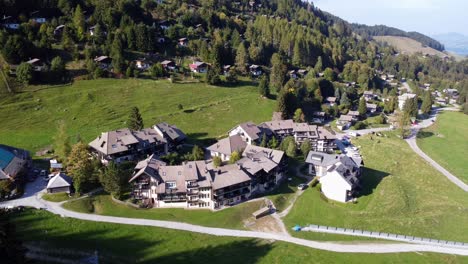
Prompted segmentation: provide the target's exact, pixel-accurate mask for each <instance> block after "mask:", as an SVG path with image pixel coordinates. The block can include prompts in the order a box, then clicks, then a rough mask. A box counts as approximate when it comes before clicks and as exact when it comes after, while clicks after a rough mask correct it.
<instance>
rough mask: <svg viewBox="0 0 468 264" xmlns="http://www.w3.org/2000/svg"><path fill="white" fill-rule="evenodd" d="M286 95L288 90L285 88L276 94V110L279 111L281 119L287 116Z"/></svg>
mask: <svg viewBox="0 0 468 264" xmlns="http://www.w3.org/2000/svg"><path fill="white" fill-rule="evenodd" d="M287 96H288V91H286V90H284V89H283V90H281V91H280V93H279V94H278V99H277V102H276V104H277V105H276V111H277V112H281V117H282V118H283V119H287V118H288V108H287V105H286V104H287Z"/></svg>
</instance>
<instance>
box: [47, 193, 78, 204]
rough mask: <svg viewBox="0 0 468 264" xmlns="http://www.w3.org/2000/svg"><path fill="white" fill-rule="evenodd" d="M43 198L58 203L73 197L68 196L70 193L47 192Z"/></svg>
mask: <svg viewBox="0 0 468 264" xmlns="http://www.w3.org/2000/svg"><path fill="white" fill-rule="evenodd" d="M42 199H44V200H46V201H50V202H56V203H58V202H63V201H66V200H68V199H71V198H70V197H69V196H68V193H45V194H44V195H42Z"/></svg>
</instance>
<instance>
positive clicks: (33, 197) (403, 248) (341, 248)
mask: <svg viewBox="0 0 468 264" xmlns="http://www.w3.org/2000/svg"><path fill="white" fill-rule="evenodd" d="M43 185H44V183H43V182H42V181H41V180H36V181H35V182H34V183H31V184H29V185H28V186H27V187H28V188H27V190H26V193H25V196H24V197H22V198H20V199H16V200H11V201H6V202H2V203H0V207H10V206H20V205H22V206H32V207H36V208H43V209H46V210H48V211H50V212H52V213H54V214H58V215H61V216H62V217H71V218H76V219H81V220H87V221H95V222H106V223H116V224H127V225H140V226H154V227H160V228H169V229H175V230H182V231H189V232H196V233H201V234H208V235H214V236H228V237H242V238H257V239H266V240H275V241H283V242H288V243H293V244H296V245H301V246H306V247H310V248H315V249H320V250H327V251H334V252H348V253H400V252H418V251H420V252H422V251H425V252H436V253H444V254H456V255H462V256H468V248H465V247H442V246H434V245H425V244H403V243H388V244H387V243H385V244H383V243H359V244H343V243H333V242H317V241H311V240H305V239H300V238H295V237H291V236H287V235H282V234H271V233H264V232H254V231H243V230H234V229H224V228H212V227H204V226H198V225H192V224H186V223H180V222H170V221H159V220H149V219H136V218H124V217H114V216H104V215H94V214H84V213H78V212H73V211H69V210H66V209H64V208H63V207H62V206H61V205H62V203H63V202H62V203H53V202H48V201H45V200H43V199H42V198H40V196H41V195H42V191H39V192H38V191H37V190H39V189H41V187H43Z"/></svg>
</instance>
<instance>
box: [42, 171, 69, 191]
mask: <svg viewBox="0 0 468 264" xmlns="http://www.w3.org/2000/svg"><path fill="white" fill-rule="evenodd" d="M71 191H72V179H71V178H70V177H69V176H67V175H65V174H64V173H58V174H57V175H55V176H54V177H52V179H50V180H49V183H48V184H47V193H61V192H66V193H71Z"/></svg>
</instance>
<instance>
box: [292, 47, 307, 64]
mask: <svg viewBox="0 0 468 264" xmlns="http://www.w3.org/2000/svg"><path fill="white" fill-rule="evenodd" d="M301 52H302V49H301V44H300V42H299V41H296V42H295V43H294V50H293V57H292V64H293V65H294V66H297V67H299V66H301V64H302V58H303V57H304V54H302V53H301Z"/></svg>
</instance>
